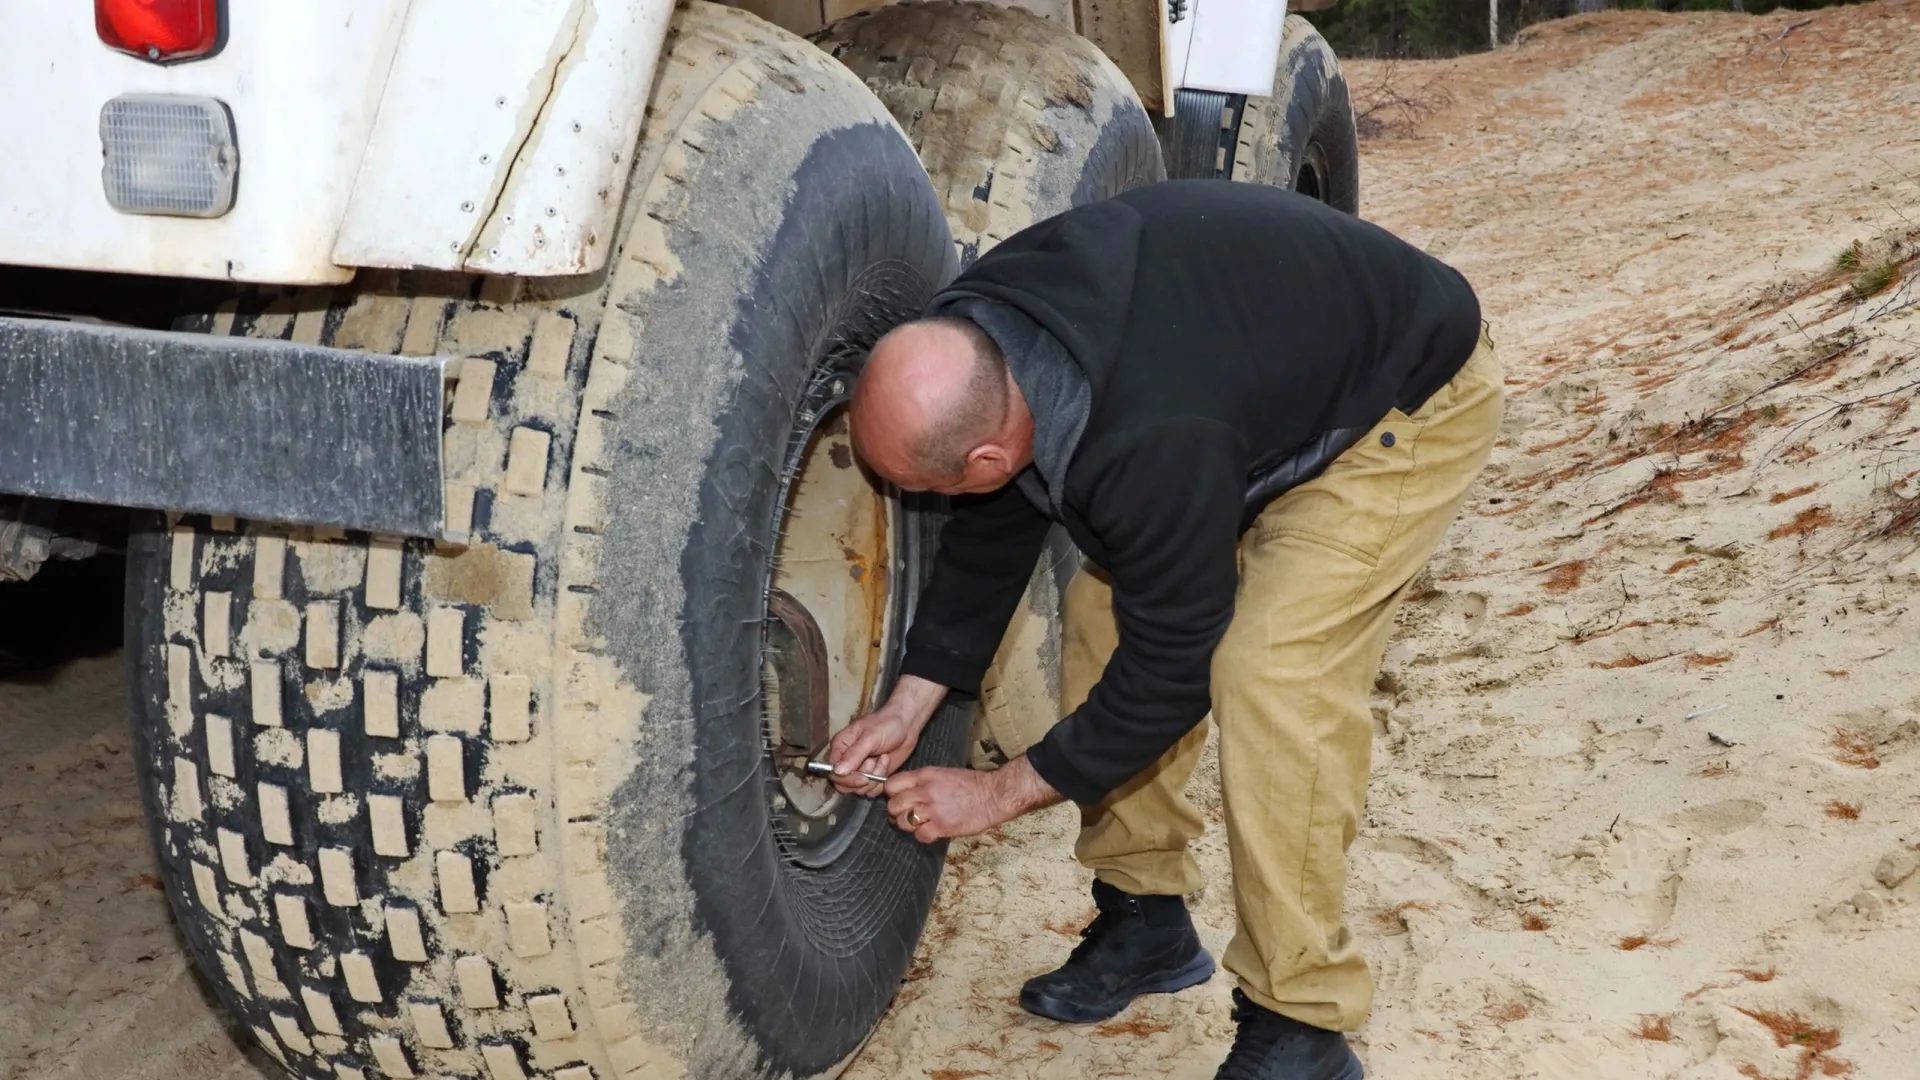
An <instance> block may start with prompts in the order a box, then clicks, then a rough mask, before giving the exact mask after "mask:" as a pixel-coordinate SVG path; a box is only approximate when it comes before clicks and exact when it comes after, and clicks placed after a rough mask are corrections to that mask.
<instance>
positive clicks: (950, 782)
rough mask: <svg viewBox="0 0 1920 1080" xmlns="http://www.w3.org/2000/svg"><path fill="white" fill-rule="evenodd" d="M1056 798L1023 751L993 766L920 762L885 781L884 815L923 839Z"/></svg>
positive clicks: (981, 828)
mask: <svg viewBox="0 0 1920 1080" xmlns="http://www.w3.org/2000/svg"><path fill="white" fill-rule="evenodd" d="M1060 799H1061V795H1060V793H1059V792H1057V791H1055V790H1054V789H1053V788H1052V787H1051V786H1050V785H1049V784H1048V783H1047V782H1046V781H1045V780H1042V779H1040V774H1039V773H1037V772H1035V771H1034V769H1033V766H1032V765H1030V764H1028V763H1027V759H1026V756H1025V755H1022V756H1020V757H1017V758H1015V759H1013V760H1012V761H1010V762H1008V763H1007V764H1005V765H1003V766H1001V767H1000V768H999V769H997V770H995V771H993V772H974V771H973V770H971V769H942V768H926V769H915V770H913V771H912V772H905V773H901V774H900V775H898V776H895V777H893V778H892V779H890V780H888V781H887V814H888V816H889V817H891V818H893V823H894V824H895V825H898V826H899V827H900V828H901V829H902V830H904V831H906V832H910V833H912V834H913V838H914V839H915V840H918V841H920V842H921V843H923V844H931V843H933V842H934V841H935V840H945V839H948V838H950V837H955V836H975V835H978V834H980V833H983V832H986V831H987V830H988V829H991V828H993V827H994V826H996V825H1003V824H1005V823H1007V822H1009V821H1012V820H1013V819H1014V818H1017V817H1019V816H1020V815H1022V814H1025V813H1027V812H1029V811H1032V810H1038V809H1039V808H1040V807H1043V806H1051V805H1052V804H1054V803H1057V802H1059V801H1060Z"/></svg>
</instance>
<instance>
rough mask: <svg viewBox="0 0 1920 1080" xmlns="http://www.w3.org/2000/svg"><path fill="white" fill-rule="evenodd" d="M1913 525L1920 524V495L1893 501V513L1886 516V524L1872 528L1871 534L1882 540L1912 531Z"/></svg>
mask: <svg viewBox="0 0 1920 1080" xmlns="http://www.w3.org/2000/svg"><path fill="white" fill-rule="evenodd" d="M1915 525H1920V495H1916V496H1914V497H1913V498H1910V499H1902V500H1900V501H1899V502H1896V503H1894V504H1893V515H1892V516H1891V517H1889V518H1887V521H1886V524H1884V525H1881V526H1880V527H1879V528H1877V529H1875V530H1873V535H1874V536H1875V537H1877V538H1879V539H1882V540H1884V539H1886V538H1887V537H1890V536H1898V535H1900V534H1901V533H1905V532H1912V531H1913V528H1914V526H1915Z"/></svg>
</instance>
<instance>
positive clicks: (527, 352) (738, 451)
mask: <svg viewBox="0 0 1920 1080" xmlns="http://www.w3.org/2000/svg"><path fill="white" fill-rule="evenodd" d="M622 236H623V240H622V242H621V245H620V248H619V250H617V251H616V252H615V253H614V254H613V257H612V259H611V261H610V263H609V269H608V270H607V271H606V272H605V273H603V274H601V275H598V276H597V277H595V278H593V279H589V280H584V281H573V282H566V283H560V284H546V283H532V284H529V285H526V286H524V287H523V286H521V285H519V284H517V283H511V282H498V281H488V282H485V283H470V282H469V281H468V280H466V279H458V278H445V277H431V276H416V275H410V274H409V275H397V276H394V275H388V276H381V277H374V278H371V279H363V280H362V282H361V283H360V287H358V288H356V289H355V290H353V291H352V292H350V293H343V294H340V295H334V294H331V293H329V292H327V291H324V290H305V291H299V292H293V293H288V294H284V295H266V296H261V295H255V296H249V297H246V298H243V299H242V300H240V301H237V302H234V303H231V304H229V305H227V306H225V307H224V308H223V309H222V310H220V311H217V312H215V313H213V314H211V315H209V316H207V317H205V318H202V319H199V320H196V321H195V323H194V326H193V328H196V329H200V330H204V331H207V332H212V333H230V334H244V335H249V336H260V337H291V338H294V339H298V340H302V341H312V342H321V343H326V344H331V345H336V346H341V347H348V348H367V349H377V350H383V351H399V352H406V353H411V354H420V355H424V354H450V355H455V356H459V357H462V358H463V359H462V360H461V361H460V362H459V366H458V369H457V377H458V383H457V385H456V387H455V388H454V391H453V393H452V395H451V402H452V404H451V408H450V416H449V422H448V427H447V429H446V437H445V442H446V458H447V475H448V477H449V485H448V507H449V509H448V530H449V532H450V533H452V534H458V535H464V536H465V537H466V539H465V542H464V543H459V544H439V545H436V544H434V543H430V542H426V541H404V542H402V541H399V540H390V539H385V538H379V537H368V536H363V535H358V534H341V533H338V532H329V531H326V530H313V529H304V530H283V529H279V528H275V527H272V526H263V525H255V524H249V523H245V522H238V523H236V522H231V521H221V520H206V519H196V518H188V519H183V520H179V521H177V522H173V523H166V522H160V521H155V522H154V523H153V524H152V525H151V526H150V527H149V528H147V529H146V530H144V531H142V532H140V533H139V534H138V535H137V536H136V537H135V539H134V543H133V552H132V556H131V565H130V572H129V594H130V595H129V605H128V613H129V614H128V618H129V636H128V651H129V657H130V663H131V665H132V668H133V676H134V679H133V682H134V686H135V691H134V693H135V701H134V713H135V726H136V733H137V742H138V746H139V753H140V755H141V760H142V764H143V768H142V782H143V786H144V791H145V794H146V797H147V800H148V804H149V811H150V814H151V817H152V820H153V824H154V832H155V841H156V845H157V847H158V849H159V852H160V857H161V862H162V865H163V868H164V871H165V877H166V884H167V891H168V895H169V898H170V900H171V901H172V903H173V906H174V910H175V913H176V915H177V917H178V919H179V922H180V924H181V926H182V927H183V929H184V931H185V933H186V936H187V938H188V941H189V944H190V947H191V949H192V951H193V953H194V955H195V957H196V959H197V960H198V962H199V964H200V966H201V967H202V969H203V970H204V971H205V972H206V974H207V975H208V977H209V980H210V982H211V983H212V984H213V986H214V987H215V989H216V990H217V991H218V993H219V994H220V996H221V998H222V999H223V1001H224V1003H225V1004H226V1005H227V1007H228V1008H229V1009H230V1010H232V1012H233V1013H234V1014H235V1015H236V1016H237V1017H239V1018H240V1020H241V1022H242V1024H243V1025H244V1026H246V1027H248V1028H250V1029H251V1030H252V1032H253V1033H254V1035H255V1037H256V1038H258V1040H259V1041H260V1043H261V1044H262V1045H263V1046H264V1047H266V1048H267V1049H268V1050H269V1051H270V1052H271V1053H273V1054H274V1055H275V1056H276V1057H278V1058H279V1059H280V1060H281V1061H283V1062H284V1063H286V1064H287V1066H288V1067H289V1069H290V1070H291V1071H292V1072H294V1073H296V1074H298V1075H301V1076H304V1077H310V1078H314V1080H323V1078H324V1080H357V1078H361V1077H365V1078H377V1077H380V1076H389V1077H410V1076H439V1075H447V1076H461V1077H480V1076H490V1077H492V1078H493V1080H519V1078H521V1077H523V1076H524V1077H531V1076H543V1077H544V1076H551V1077H553V1078H554V1080H588V1078H589V1077H598V1078H602V1080H607V1078H612V1077H626V1076H649V1077H651V1076H661V1075H686V1076H691V1077H726V1078H732V1077H741V1076H758V1075H782V1076H785V1075H811V1074H817V1073H820V1072H822V1071H825V1070H828V1069H830V1068H831V1067H832V1066H833V1065H834V1064H835V1063H836V1062H837V1061H839V1060H841V1059H842V1058H844V1057H845V1055H847V1054H848V1053H849V1052H850V1051H852V1050H853V1049H854V1048H855V1047H856V1046H857V1045H858V1043H859V1041H860V1040H861V1039H862V1038H864V1036H865V1035H866V1033H867V1031H868V1030H869V1029H870V1028H871V1025H872V1024H873V1022H874V1021H875V1020H876V1019H877V1018H878V1016H879V1014H880V1012H881V1011H882V1010H883V1009H884V1007H885V1006H886V1004H887V1002H888V1001H889V1000H890V998H891V996H892V994H893V992H894V989H895V987H897V985H898V984H899V979H900V976H901V975H902V973H903V972H904V971H905V968H906V965H907V962H908V959H909V957H910V954H911V951H912V949H913V946H914V943H915V941H916V939H917V937H918V935H919V932H920V929H921V926H922V924H923V922H924V919H925V915H926V909H927V905H928V903H929V902H930V900H931V896H932V892H933V887H934V884H935V881H936V879H937V875H938V873H939V867H940V860H941V854H942V852H941V851H940V850H939V849H937V848H927V847H921V846H920V845H917V844H915V843H913V842H912V840H911V839H910V838H908V837H905V836H904V835H903V834H900V833H899V832H898V831H897V830H894V829H893V828H891V826H890V824H889V823H888V822H887V821H886V819H885V817H884V815H881V814H869V815H864V816H861V817H860V818H859V820H857V821H855V822H854V823H853V824H852V825H851V826H846V825H842V828H843V829H844V830H846V832H845V836H846V842H845V844H844V845H842V847H841V849H840V850H839V851H838V853H837V854H835V856H834V857H833V858H831V859H827V860H824V861H822V860H814V861H815V863H817V864H818V865H802V864H801V863H800V862H799V861H797V860H796V859H795V858H794V857H793V850H792V848H791V845H790V843H789V841H790V840H791V839H792V838H791V836H789V835H787V834H786V831H785V830H783V829H782V828H780V827H779V824H778V821H777V820H776V818H775V816H773V815H772V814H771V813H770V810H769V807H770V805H773V804H774V803H775V802H776V801H777V800H778V799H779V798H780V797H781V796H780V791H781V788H780V786H779V785H780V780H779V778H778V777H777V776H776V775H775V771H774V770H775V766H774V764H773V762H772V759H771V758H770V755H769V745H770V742H769V740H770V736H769V728H768V723H769V720H768V713H769V707H768V702H767V701H766V700H764V699H763V694H762V686H763V680H766V679H768V677H769V676H768V663H769V660H768V657H769V652H768V647H767V644H768V643H767V634H768V632H769V631H768V623H769V620H768V618H767V616H766V611H767V607H766V601H767V596H768V593H769V590H770V589H771V588H773V587H774V586H773V583H774V581H775V578H776V575H777V573H778V572H779V568H778V567H777V566H776V557H775V553H776V552H777V551H778V550H780V549H779V545H780V542H781V541H780V535H781V530H782V525H783V519H782V515H783V513H785V512H786V510H787V509H788V507H787V503H788V501H789V500H790V499H791V498H792V497H793V496H794V492H795V490H796V488H795V484H796V483H797V482H798V481H796V480H795V479H794V474H796V473H798V472H800V471H802V467H803V463H802V460H801V459H802V457H803V456H805V455H807V454H809V453H810V450H809V447H815V448H817V447H818V446H819V445H821V441H822V440H831V439H832V438H834V437H835V436H834V432H833V431H832V430H831V423H832V421H831V410H832V409H833V407H834V405H835V402H836V401H837V400H839V398H841V397H844V394H845V393H846V391H847V389H848V388H849V387H850V385H851V383H852V381H853V380H854V379H857V377H858V373H859V366H860V364H861V363H862V362H864V356H865V351H866V348H867V346H869V345H870V344H871V343H872V341H873V340H874V339H875V338H877V337H878V336H879V335H880V334H881V333H883V332H884V331H885V330H886V329H888V328H889V327H891V326H892V325H894V324H895V323H897V322H898V321H900V320H901V319H903V318H905V317H907V316H909V315H911V314H913V313H914V312H916V311H917V310H918V309H919V307H920V306H921V305H922V304H923V303H924V301H925V300H926V298H927V297H928V296H929V295H930V293H931V291H932V290H933V289H934V288H935V287H936V286H937V285H938V284H940V283H941V282H943V281H944V280H945V279H946V278H947V277H949V276H951V274H952V272H953V270H954V257H953V252H952V246H951V243H950V239H949V236H948V232H947V229H946V226H945V224H944V222H943V221H942V218H941V214H940V208H939V205H938V202H937V200H936V198H935V196H934V193H933V192H932V190H931V189H930V188H929V187H928V185H927V184H926V182H925V179H924V174H923V173H922V172H921V170H920V168H919V166H918V164H917V163H916V161H915V160H914V157H913V154H912V151H911V149H910V148H909V147H908V145H907V143H906V141H905V140H904V139H903V138H902V137H901V135H900V132H899V130H898V128H897V127H896V126H895V125H894V123H893V121H892V120H891V119H890V118H889V117H888V116H887V115H886V113H885V112H884V111H883V110H882V109H881V108H880V107H879V105H878V104H877V103H876V102H874V101H873V99H872V97H871V95H870V94H868V93H867V92H866V91H865V90H864V89H863V88H862V87H861V86H860V85H859V83H858V82H857V81H856V80H854V79H852V78H850V77H849V76H848V75H847V73H846V72H845V71H844V69H842V68H840V67H839V66H838V65H836V64H834V63H833V62H832V61H831V60H829V59H828V58H826V57H825V56H824V55H822V54H820V53H819V52H817V51H816V50H814V49H812V48H811V47H810V46H808V45H807V44H806V43H805V42H803V41H800V40H798V39H795V38H792V37H791V36H789V35H787V34H785V33H783V32H781V31H778V30H776V29H774V28H773V27H770V26H768V25H767V24H765V23H762V22H760V21H759V20H757V19H755V18H753V17H752V16H749V15H746V14H743V13H740V12H736V11H733V10H730V9H726V8H721V7H718V6H715V5H709V4H693V5H691V6H689V7H686V8H683V9H682V10H681V11H680V12H678V13H677V14H676V18H675V24H674V30H673V33H672V36H671V37H670V40H669V44H668V48H667V52H666V54H665V55H663V57H662V60H661V70H660V74H659V76H658V77H657V85H656V87H655V89H654V93H653V96H652V98H651V101H650V104H649V108H648V118H647V122H646V125H645V130H644V133H643V136H642V142H641V148H640V151H639V155H638V161H637V168H636V171H635V174H634V180H633V182H632V186H631V188H630V190H629V193H628V196H627V200H626V222H625V224H624V225H623V227H622ZM603 315H604V318H603ZM876 498H877V499H878V500H879V503H877V504H876V505H879V504H884V505H885V506H886V507H887V511H886V515H883V516H884V517H885V520H886V521H887V522H888V523H889V529H890V531H889V533H888V534H887V539H886V547H887V551H888V557H889V560H890V561H888V562H882V563H879V564H877V565H874V566H867V567H863V568H862V569H863V570H864V571H865V572H866V573H869V574H877V575H879V577H878V578H866V579H863V580H864V581H866V582H868V583H869V584H868V586H867V587H868V588H869V592H871V591H872V586H871V582H873V581H876V580H877V581H881V582H883V583H884V582H890V583H891V585H890V586H888V587H882V588H881V589H880V590H879V592H878V595H881V596H883V597H884V598H886V603H887V605H888V607H887V609H886V611H885V612H884V613H883V614H884V616H885V617H884V618H883V619H881V621H880V622H879V623H878V624H877V625H880V626H882V627H883V628H884V632H885V634H886V635H887V636H889V638H890V640H891V639H897V637H898V635H899V634H900V633H901V631H902V630H903V629H904V624H905V621H906V619H905V615H906V613H905V608H904V603H905V601H904V599H903V598H904V597H906V596H908V595H910V593H911V591H912V590H913V589H914V588H915V587H916V586H917V577H918V574H919V573H920V570H921V568H922V567H923V566H924V562H925V558H924V553H925V551H926V547H927V545H928V543H929V542H930V532H929V529H930V528H931V519H930V517H929V515H927V514H925V513H922V512H921V511H920V510H919V509H918V508H916V507H914V506H912V505H909V504H904V503H902V502H900V501H899V500H897V499H893V498H891V497H889V496H887V495H886V494H885V493H881V494H879V495H878V496H876ZM887 515H890V516H887ZM883 644H884V643H883V642H880V641H878V640H876V642H875V652H874V654H873V655H874V656H877V657H882V658H884V657H885V656H888V655H891V646H890V645H889V646H887V647H885V648H882V647H881V646H882V645H883ZM890 674H891V673H890V671H881V672H880V673H879V675H878V676H877V678H876V680H875V686H874V687H873V692H874V693H876V694H877V693H879V692H881V691H883V690H884V684H885V681H886V679H887V678H888V677H890ZM965 734H966V733H965V729H964V723H963V721H962V720H961V719H960V718H959V717H957V716H956V715H954V714H953V713H951V712H950V713H948V714H944V715H943V716H942V717H941V718H940V719H938V720H936V722H935V725H934V726H933V727H932V728H931V729H930V732H929V736H928V737H927V738H926V739H923V741H922V743H921V749H920V751H919V755H920V759H921V761H922V762H928V763H932V762H939V763H947V764H953V763H957V761H958V759H959V757H960V756H961V752H962V747H963V742H964V738H965Z"/></svg>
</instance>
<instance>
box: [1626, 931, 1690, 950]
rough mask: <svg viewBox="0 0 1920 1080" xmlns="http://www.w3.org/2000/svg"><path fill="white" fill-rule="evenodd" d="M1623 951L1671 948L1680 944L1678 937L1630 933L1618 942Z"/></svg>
mask: <svg viewBox="0 0 1920 1080" xmlns="http://www.w3.org/2000/svg"><path fill="white" fill-rule="evenodd" d="M1617 944H1618V945H1619V948H1620V951H1621V952H1638V951H1640V950H1641V949H1671V948H1673V947H1674V946H1675V945H1678V944H1680V941H1679V939H1678V938H1655V937H1648V936H1647V935H1645V934H1629V935H1627V936H1626V937H1623V938H1621V939H1620V940H1619V942H1618V943H1617Z"/></svg>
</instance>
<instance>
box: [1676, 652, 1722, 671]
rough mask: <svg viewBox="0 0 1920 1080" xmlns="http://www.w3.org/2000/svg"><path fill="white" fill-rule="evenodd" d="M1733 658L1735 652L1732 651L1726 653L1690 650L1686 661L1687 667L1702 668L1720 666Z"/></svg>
mask: <svg viewBox="0 0 1920 1080" xmlns="http://www.w3.org/2000/svg"><path fill="white" fill-rule="evenodd" d="M1731 659H1733V654H1732V653H1730V652H1726V653H1698V652H1690V653H1688V654H1687V660H1686V663H1687V667H1688V668H1690V669H1691V668H1702V667H1719V666H1720V665H1721V664H1724V663H1726V662H1727V661H1729V660H1731Z"/></svg>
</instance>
